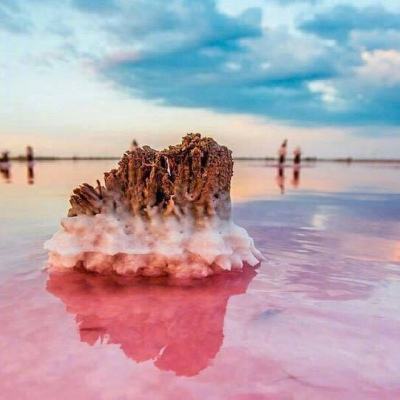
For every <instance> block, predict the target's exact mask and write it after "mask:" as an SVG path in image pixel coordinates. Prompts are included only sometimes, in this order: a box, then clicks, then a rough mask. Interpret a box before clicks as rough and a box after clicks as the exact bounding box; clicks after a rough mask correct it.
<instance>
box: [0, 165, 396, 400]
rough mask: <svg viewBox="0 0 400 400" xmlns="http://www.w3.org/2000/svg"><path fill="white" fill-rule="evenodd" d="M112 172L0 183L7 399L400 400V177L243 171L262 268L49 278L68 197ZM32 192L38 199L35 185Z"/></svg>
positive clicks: (354, 170)
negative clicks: (187, 280) (195, 275)
mask: <svg viewBox="0 0 400 400" xmlns="http://www.w3.org/2000/svg"><path fill="white" fill-rule="evenodd" d="M113 165H114V162H110V161H85V162H84V161H79V162H69V161H66V162H61V161H60V162H46V163H45V162H42V163H38V164H37V165H36V168H35V177H34V182H32V179H29V177H28V176H27V171H26V166H25V165H24V164H23V163H14V165H13V166H12V170H11V175H10V177H9V178H6V177H4V176H3V177H2V176H0V210H1V211H0V398H1V399H7V400H8V399H13V400H14V399H15V400H19V399H29V400H33V399H42V400H47V399H60V400H62V399H66V400H67V399H68V400H70V399H85V400H86V399H94V400H101V399H105V400H116V399H120V400H124V399H127V400H128V399H129V400H130V399H134V400H141V399H152V400H153V399H156V400H158V399H160V400H164V399H178V400H180V399H184V400H191V399H193V400H194V399H196V400H197V399H199V400H200V399H201V400H203V399H210V400H214V399H215V400H225V399H226V400H250V399H252V400H267V399H268V400H271V399H276V400H278V399H279V400H291V399H295V400H297V399H299V400H300V399H301V400H303V399H304V400H314V399H323V400H331V399H332V400H336V399H337V400H347V399H349V400H350V399H351V400H358V399H360V400H365V399H366V400H368V399H374V400H375V399H399V398H400V345H399V343H400V168H399V167H396V166H395V165H392V166H391V165H384V164H383V165H371V164H365V165H364V164H363V165H360V164H351V165H342V164H329V163H326V164H318V165H306V166H304V168H302V170H301V171H300V176H299V177H295V176H293V170H292V169H291V168H287V169H286V170H285V174H284V177H282V176H279V175H278V174H277V171H276V169H275V168H273V167H272V166H268V165H266V164H265V163H263V162H249V163H245V162H237V163H236V165H235V176H234V182H233V200H234V217H235V220H236V221H237V222H238V223H239V224H240V225H242V226H244V227H245V228H246V229H248V231H249V232H250V233H251V235H252V236H253V237H254V239H255V241H256V244H257V246H258V248H259V249H260V250H261V251H262V252H263V254H264V255H265V257H266V261H265V262H263V263H262V265H261V266H260V267H259V268H258V269H256V270H254V269H250V268H246V269H245V270H244V271H243V273H233V274H226V275H220V276H216V277H212V278H209V279H206V280H204V281H195V282H193V283H191V284H186V285H185V286H183V287H182V286H176V285H175V286H168V285H166V284H165V283H163V282H148V281H143V280H129V281H127V280H126V279H123V278H113V279H110V278H107V279H106V278H104V277H100V276H96V275H91V274H84V273H78V272H70V273H65V274H62V273H61V274H60V273H58V274H57V273H52V274H48V272H46V271H43V270H42V267H43V265H44V264H45V262H46V253H45V252H44V250H43V242H44V241H45V240H46V239H48V238H49V237H50V236H51V235H52V233H54V232H55V231H56V230H57V229H58V224H59V220H60V218H61V217H62V216H64V215H65V214H66V210H67V206H68V205H67V200H68V197H69V194H70V192H71V190H72V189H73V188H74V187H75V186H76V185H77V184H79V183H81V182H82V181H84V180H86V181H88V182H89V183H94V181H95V179H96V178H98V177H100V176H101V174H102V172H103V171H106V170H108V169H110V168H111V167H112V166H113ZM29 180H30V183H29V182H28V181H29Z"/></svg>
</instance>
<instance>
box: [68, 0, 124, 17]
mask: <svg viewBox="0 0 400 400" xmlns="http://www.w3.org/2000/svg"><path fill="white" fill-rule="evenodd" d="M72 5H73V6H74V7H76V8H78V9H79V10H81V11H85V12H89V13H100V14H102V13H109V12H113V11H117V10H118V8H119V7H118V4H117V3H116V2H115V1H114V0H72Z"/></svg>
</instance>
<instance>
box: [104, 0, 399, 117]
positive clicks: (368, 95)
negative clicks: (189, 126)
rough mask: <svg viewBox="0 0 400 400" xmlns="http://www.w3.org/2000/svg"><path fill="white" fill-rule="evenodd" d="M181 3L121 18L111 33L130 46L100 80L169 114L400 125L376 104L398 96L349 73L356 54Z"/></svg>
mask: <svg viewBox="0 0 400 400" xmlns="http://www.w3.org/2000/svg"><path fill="white" fill-rule="evenodd" d="M179 4H180V6H181V7H180V8H178V9H177V8H176V7H173V8H167V7H168V6H167V5H163V4H161V3H160V4H159V7H156V8H151V9H150V10H148V9H147V8H146V7H143V8H142V9H141V14H139V16H138V21H136V20H135V19H134V18H133V14H130V13H126V14H125V17H124V19H122V20H120V21H119V25H117V23H118V21H116V22H114V23H115V24H116V25H113V26H111V25H109V26H108V29H110V31H111V32H112V33H113V34H114V35H116V36H118V37H119V38H120V40H123V41H124V42H129V43H130V48H128V49H127V50H125V51H121V50H119V51H117V52H112V53H111V54H110V55H109V56H108V57H107V58H106V59H105V60H103V62H102V64H101V67H100V68H99V71H100V73H101V74H102V75H103V76H104V77H106V78H107V79H109V80H111V81H113V82H114V83H116V84H117V86H118V87H119V88H121V89H122V90H124V91H126V92H128V93H131V94H132V95H133V96H139V97H141V98H145V99H150V100H154V101H156V102H158V103H161V104H165V105H171V106H180V107H197V108H206V109H213V110H218V111H222V112H233V113H247V114H254V115H263V116H265V117H270V118H275V119H281V120H284V121H289V122H292V123H297V124H298V123H300V124H304V125H307V124H332V125H333V124H343V125H359V124H368V123H378V124H397V123H399V122H400V120H399V116H398V115H397V114H398V113H395V112H393V111H392V108H391V106H390V105H388V104H385V103H384V102H385V101H388V102H393V101H394V102H395V103H396V104H398V102H399V95H397V94H396V92H395V91H393V92H392V89H391V88H388V87H386V86H385V87H381V88H378V87H376V86H374V85H369V84H368V82H367V80H366V79H364V77H362V76H361V75H360V74H359V73H357V68H359V67H361V66H362V65H363V64H365V62H366V60H365V59H363V57H362V54H361V53H360V52H358V51H354V50H353V49H350V48H348V47H346V46H338V45H332V44H330V43H326V42H325V41H324V40H321V39H319V38H318V37H313V36H310V35H304V34H293V33H288V32H287V31H286V30H283V29H282V30H279V29H275V30H265V31H263V30H262V28H261V21H260V19H259V18H258V17H257V13H258V11H257V10H254V9H250V10H247V11H245V12H244V13H243V14H240V15H238V16H236V17H231V16H230V17H228V16H226V15H224V14H222V13H221V12H220V11H218V10H217V8H216V7H215V3H214V2H213V1H205V2H202V3H201V6H200V5H198V4H197V3H196V5H194V4H193V2H189V1H180V2H179ZM147 11H148V12H147ZM143 21H145V23H143ZM193 21H200V22H199V23H198V24H193ZM115 27H116V28H115ZM138 42H139V43H138ZM379 98H381V99H383V103H380V102H379ZM385 109H386V110H387V112H386V111H385Z"/></svg>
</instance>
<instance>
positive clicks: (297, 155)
mask: <svg viewBox="0 0 400 400" xmlns="http://www.w3.org/2000/svg"><path fill="white" fill-rule="evenodd" d="M300 164H301V149H300V147H299V146H297V147H296V148H295V149H294V151H293V181H292V183H293V186H294V187H297V186H299V183H300Z"/></svg>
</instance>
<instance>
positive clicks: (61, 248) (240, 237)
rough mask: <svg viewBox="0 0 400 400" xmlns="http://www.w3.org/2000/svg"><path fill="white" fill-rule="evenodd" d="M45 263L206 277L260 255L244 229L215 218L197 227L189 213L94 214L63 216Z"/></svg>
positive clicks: (49, 243) (104, 270)
mask: <svg viewBox="0 0 400 400" xmlns="http://www.w3.org/2000/svg"><path fill="white" fill-rule="evenodd" d="M45 249H47V250H48V251H49V261H48V264H49V267H53V268H54V267H61V268H73V267H83V268H85V269H87V270H89V271H95V272H100V273H108V272H115V273H117V274H121V275H125V274H136V275H145V276H160V275H172V276H175V277H178V278H186V277H205V276H208V275H212V274H213V273H214V272H217V271H221V270H231V269H241V268H242V267H243V264H244V263H247V264H249V265H250V266H255V265H257V264H258V263H259V262H260V260H261V259H262V258H263V257H262V255H261V253H260V252H259V251H258V250H257V249H256V248H255V246H254V242H253V239H252V238H251V237H250V236H249V235H248V233H247V231H246V230H245V229H243V228H241V227H240V226H238V225H236V224H235V223H233V221H231V220H228V221H227V220H221V219H219V218H213V219H211V220H208V221H207V222H205V223H204V226H202V227H199V226H196V224H195V223H194V222H193V220H192V219H191V218H189V217H186V218H181V219H180V221H178V220H176V219H175V218H173V217H170V218H164V219H162V218H157V217H154V218H152V220H151V221H148V220H146V221H144V220H143V219H141V218H139V217H131V216H125V217H122V216H117V215H113V214H97V215H95V216H84V215H79V216H76V217H70V218H64V219H63V220H62V221H61V229H60V230H59V231H58V232H57V233H56V234H55V235H54V236H53V237H52V238H51V239H50V240H48V241H47V242H46V243H45Z"/></svg>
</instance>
